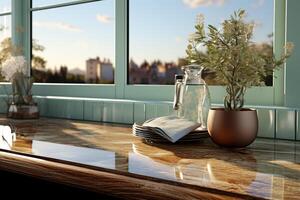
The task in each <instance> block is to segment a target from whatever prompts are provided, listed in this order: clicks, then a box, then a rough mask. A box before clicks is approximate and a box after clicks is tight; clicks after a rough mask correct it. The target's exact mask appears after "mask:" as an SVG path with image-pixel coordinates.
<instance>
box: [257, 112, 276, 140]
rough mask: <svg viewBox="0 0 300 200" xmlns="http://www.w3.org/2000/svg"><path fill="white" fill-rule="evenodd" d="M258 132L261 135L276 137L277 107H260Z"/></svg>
mask: <svg viewBox="0 0 300 200" xmlns="http://www.w3.org/2000/svg"><path fill="white" fill-rule="evenodd" d="M257 116H258V122H259V124H258V133H257V135H258V136H259V137H265V138H274V137H275V109H258V110H257Z"/></svg>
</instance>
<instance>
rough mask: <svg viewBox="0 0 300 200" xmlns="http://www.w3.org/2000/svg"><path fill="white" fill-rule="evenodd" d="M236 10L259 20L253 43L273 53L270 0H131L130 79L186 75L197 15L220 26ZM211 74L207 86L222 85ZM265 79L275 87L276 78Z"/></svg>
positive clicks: (158, 80)
mask: <svg viewBox="0 0 300 200" xmlns="http://www.w3.org/2000/svg"><path fill="white" fill-rule="evenodd" d="M238 9H245V10H246V11H247V13H248V17H247V19H248V20H249V21H253V22H254V23H255V24H256V27H255V33H254V37H253V41H254V42H256V43H257V44H258V45H257V49H258V50H261V51H264V52H269V54H270V56H272V55H273V39H272V35H273V13H274V5H273V1H272V0H268V1H259V0H243V1H241V0H231V1H224V0H215V1H208V0H203V1H196V0H164V1H160V2H159V3H158V2H157V1H154V0H130V1H129V69H128V70H129V71H128V83H129V84H174V75H175V74H178V73H182V71H181V66H183V65H185V64H186V62H185V60H184V58H185V55H186V54H185V50H186V47H187V41H188V38H189V35H190V34H191V33H193V32H194V26H195V21H196V16H197V15H198V14H199V13H201V14H203V15H204V16H205V23H206V24H213V25H214V26H216V27H220V24H221V22H222V21H223V20H224V19H226V18H228V17H229V16H230V15H231V14H232V13H233V12H234V11H235V10H238ZM141 49H142V50H141ZM209 74H210V73H207V74H206V81H207V82H208V84H211V85H219V84H220V83H218V82H215V81H214V79H213V75H209ZM265 82H266V85H272V77H268V78H267V80H265Z"/></svg>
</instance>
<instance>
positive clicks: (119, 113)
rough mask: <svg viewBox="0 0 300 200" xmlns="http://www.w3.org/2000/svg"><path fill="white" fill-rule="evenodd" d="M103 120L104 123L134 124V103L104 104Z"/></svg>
mask: <svg viewBox="0 0 300 200" xmlns="http://www.w3.org/2000/svg"><path fill="white" fill-rule="evenodd" d="M102 119H103V121H104V122H113V123H124V124H132V123H133V103H127V102H104V104H103V113H102Z"/></svg>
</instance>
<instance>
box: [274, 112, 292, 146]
mask: <svg viewBox="0 0 300 200" xmlns="http://www.w3.org/2000/svg"><path fill="white" fill-rule="evenodd" d="M275 138H278V139H288V140H295V139H296V111H295V110H276V133H275Z"/></svg>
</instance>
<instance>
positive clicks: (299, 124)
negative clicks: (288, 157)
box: [296, 110, 300, 158]
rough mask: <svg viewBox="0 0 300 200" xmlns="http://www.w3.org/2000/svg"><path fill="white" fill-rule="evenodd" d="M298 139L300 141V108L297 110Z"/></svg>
mask: <svg viewBox="0 0 300 200" xmlns="http://www.w3.org/2000/svg"><path fill="white" fill-rule="evenodd" d="M296 139H297V140H299V141H300V110H297V121H296ZM299 158H300V156H299Z"/></svg>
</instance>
